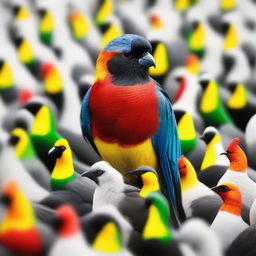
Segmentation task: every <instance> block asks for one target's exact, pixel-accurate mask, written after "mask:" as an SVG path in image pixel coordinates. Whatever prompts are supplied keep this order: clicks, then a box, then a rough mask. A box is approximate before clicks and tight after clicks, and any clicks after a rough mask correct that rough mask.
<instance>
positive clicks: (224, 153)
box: [220, 152, 228, 156]
mask: <svg viewBox="0 0 256 256" xmlns="http://www.w3.org/2000/svg"><path fill="white" fill-rule="evenodd" d="M222 155H225V156H227V155H228V152H222V153H220V156H222Z"/></svg>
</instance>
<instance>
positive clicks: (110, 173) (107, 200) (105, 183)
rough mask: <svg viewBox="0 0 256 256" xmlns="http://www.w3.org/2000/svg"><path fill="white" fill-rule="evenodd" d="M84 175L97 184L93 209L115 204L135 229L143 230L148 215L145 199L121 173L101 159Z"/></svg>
mask: <svg viewBox="0 0 256 256" xmlns="http://www.w3.org/2000/svg"><path fill="white" fill-rule="evenodd" d="M82 177H87V178H90V179H92V180H93V181H94V182H95V183H96V184H97V186H96V189H95V192H94V194H93V202H92V203H93V204H92V207H93V211H94V210H97V209H99V208H101V207H102V206H105V205H108V204H111V205H114V206H115V207H117V209H118V210H119V211H120V212H121V213H122V214H123V215H124V216H126V217H127V218H128V219H129V221H130V222H131V224H132V225H133V227H134V229H135V230H137V231H141V230H142V228H143V226H144V222H145V218H146V216H147V210H146V207H145V199H144V198H143V197H141V196H140V195H139V193H138V190H137V189H136V188H134V189H131V188H130V187H127V185H126V184H125V183H124V180H123V176H122V175H121V173H119V172H118V171H117V170H115V169H114V168H113V167H112V166H110V165H109V164H108V163H107V162H105V161H100V162H97V163H95V164H94V165H92V166H91V168H90V169H89V170H88V171H86V172H85V173H83V174H82ZM131 205H132V206H133V207H131ZM134 209H137V210H134ZM137 212H140V214H139V215H138V214H137Z"/></svg>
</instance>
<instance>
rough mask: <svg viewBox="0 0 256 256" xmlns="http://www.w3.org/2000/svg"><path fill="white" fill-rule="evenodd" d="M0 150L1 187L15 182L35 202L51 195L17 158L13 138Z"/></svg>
mask: <svg viewBox="0 0 256 256" xmlns="http://www.w3.org/2000/svg"><path fill="white" fill-rule="evenodd" d="M0 150H1V154H0V161H1V165H0V185H1V187H2V186H4V184H5V183H6V182H8V181H9V180H10V179H11V180H15V181H16V182H17V183H18V184H19V186H20V187H21V189H22V191H23V192H24V193H25V195H26V196H27V197H28V198H29V199H30V200H31V201H33V202H38V201H40V200H42V199H43V198H45V197H46V196H47V195H48V194H49V191H48V190H46V189H45V188H43V187H42V186H40V185H39V183H38V182H37V181H36V180H35V179H34V178H33V177H32V176H31V175H30V173H29V172H28V171H27V170H26V168H25V167H24V165H23V164H22V162H21V161H20V160H19V159H18V158H17V157H16V156H15V151H16V150H15V146H14V145H13V141H12V136H11V137H10V139H9V140H8V141H7V142H6V143H5V144H3V145H2V146H1V149H0ZM6 170H9V171H6ZM38 171H40V170H38Z"/></svg>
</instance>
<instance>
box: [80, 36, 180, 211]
mask: <svg viewBox="0 0 256 256" xmlns="http://www.w3.org/2000/svg"><path fill="white" fill-rule="evenodd" d="M151 49H152V47H151V45H150V43H149V42H148V41H147V40H146V39H145V38H143V37H140V36H136V35H133V34H125V35H122V36H120V37H117V38H115V39H113V40H112V41H111V42H109V43H108V45H107V46H106V47H105V48H104V49H103V50H102V51H101V52H100V54H99V57H98V59H97V64H96V78H95V82H94V84H93V86H92V88H91V89H90V90H89V91H88V92H87V94H86V96H85V98H84V100H83V104H82V109H81V126H82V131H83V136H84V137H85V138H87V139H88V140H89V141H90V143H91V144H92V145H93V146H94V148H95V149H96V150H97V152H98V153H99V154H100V156H101V157H102V158H103V159H104V160H106V161H108V162H109V163H110V164H111V165H112V166H113V167H115V168H116V169H117V170H119V171H120V172H121V173H123V174H125V173H126V172H127V171H130V170H133V169H136V168H138V167H140V166H142V165H148V166H151V167H152V168H153V169H155V170H157V171H158V175H159V180H160V185H161V190H162V191H163V193H164V194H165V195H166V196H167V198H168V199H169V201H170V203H172V204H173V205H174V206H176V208H177V209H178V211H179V213H180V214H182V212H183V211H182V206H181V198H180V182H179V173H178V166H177V160H178V158H179V156H180V154H181V153H180V142H179V139H178V134H177V128H176V122H175V117H174V114H173V111H172V108H171V104H170V101H169V99H168V97H167V96H166V95H165V94H164V92H163V91H162V90H161V88H160V86H159V85H158V84H157V83H156V82H155V81H154V80H152V79H151V78H150V77H149V74H148V69H149V67H151V66H154V65H155V61H154V59H153V57H152V55H151V54H150V51H151ZM110 96H111V97H110Z"/></svg>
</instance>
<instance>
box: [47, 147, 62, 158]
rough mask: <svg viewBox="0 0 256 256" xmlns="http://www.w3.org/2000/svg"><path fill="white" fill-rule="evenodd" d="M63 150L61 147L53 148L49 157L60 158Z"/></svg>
mask: <svg viewBox="0 0 256 256" xmlns="http://www.w3.org/2000/svg"><path fill="white" fill-rule="evenodd" d="M62 153H63V150H61V148H60V147H53V148H51V149H50V150H49V152H48V156H52V157H55V158H60V157H61V156H62Z"/></svg>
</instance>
